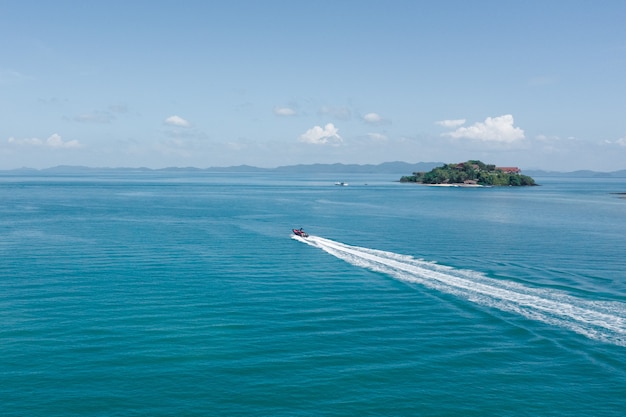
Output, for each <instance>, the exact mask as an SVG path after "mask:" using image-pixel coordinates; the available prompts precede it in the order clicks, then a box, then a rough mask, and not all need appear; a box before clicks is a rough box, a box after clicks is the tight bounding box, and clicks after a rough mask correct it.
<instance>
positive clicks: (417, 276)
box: [293, 236, 626, 347]
mask: <svg viewBox="0 0 626 417" xmlns="http://www.w3.org/2000/svg"><path fill="white" fill-rule="evenodd" d="M293 238H294V239H296V240H299V241H301V242H304V243H306V244H308V245H311V246H314V247H317V248H320V249H322V250H324V251H325V252H327V253H329V254H331V255H333V256H336V257H337V258H339V259H342V260H344V261H346V262H349V263H351V264H353V265H355V266H359V267H363V268H367V269H370V270H372V271H377V272H382V273H385V274H388V275H390V276H392V277H394V278H396V279H400V280H403V281H407V282H412V283H418V284H421V285H423V286H425V287H428V288H432V289H435V290H438V291H441V292H444V293H447V294H452V295H455V296H457V297H459V298H463V299H466V300H469V301H472V302H475V303H478V304H481V305H485V306H489V307H493V308H497V309H499V310H502V311H507V312H513V313H517V314H520V315H522V316H524V317H526V318H529V319H532V320H538V321H541V322H544V323H549V324H551V325H555V326H560V327H563V328H567V329H569V330H572V331H574V332H576V333H579V334H582V335H584V336H586V337H589V338H591V339H595V340H599V341H602V342H605V343H611V344H615V345H619V346H625V347H626V304H624V303H620V302H606V301H592V300H584V299H581V298H578V297H574V296H571V295H568V294H566V293H564V292H561V291H556V290H552V289H539V288H532V287H527V286H525V285H522V284H519V283H515V282H511V281H503V280H497V279H493V278H489V277H487V276H485V275H484V274H482V273H480V272H476V271H470V270H461V269H455V268H451V267H447V266H443V265H439V264H436V263H433V262H427V261H423V260H419V259H415V258H413V257H411V256H407V255H400V254H397V253H393V252H386V251H380V250H376V249H368V248H362V247H358V246H350V245H346V244H343V243H340V242H336V241H333V240H330V239H324V238H322V237H319V236H309V237H308V238H306V239H303V238H300V237H297V236H294V237H293Z"/></svg>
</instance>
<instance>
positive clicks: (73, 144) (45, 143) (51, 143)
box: [8, 133, 82, 149]
mask: <svg viewBox="0 0 626 417" xmlns="http://www.w3.org/2000/svg"><path fill="white" fill-rule="evenodd" d="M8 143H9V144H11V145H18V146H34V147H48V148H56V149H77V148H81V147H82V145H81V144H80V142H79V141H77V140H76V139H74V140H70V141H64V140H63V139H62V138H61V135H59V134H58V133H53V134H52V135H50V136H49V137H48V139H46V140H42V139H39V138H24V139H16V138H14V137H10V138H9V139H8Z"/></svg>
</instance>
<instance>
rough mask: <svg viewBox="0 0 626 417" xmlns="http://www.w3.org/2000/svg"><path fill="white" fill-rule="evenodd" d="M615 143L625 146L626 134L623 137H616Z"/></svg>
mask: <svg viewBox="0 0 626 417" xmlns="http://www.w3.org/2000/svg"><path fill="white" fill-rule="evenodd" d="M615 143H617V144H618V145H619V146H624V147H626V136H624V137H623V138H619V139H617V140H616V141H615Z"/></svg>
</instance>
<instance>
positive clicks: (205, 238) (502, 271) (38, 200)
mask: <svg viewBox="0 0 626 417" xmlns="http://www.w3.org/2000/svg"><path fill="white" fill-rule="evenodd" d="M397 178H399V175H398V176H396V177H393V176H392V177H385V176H381V175H378V176H365V175H359V176H356V175H355V176H347V177H343V178H334V177H330V176H323V175H320V176H315V177H297V176H294V177H288V176H284V175H282V174H281V175H279V174H262V175H255V176H252V175H243V174H242V175H236V174H235V175H233V174H229V175H221V174H202V173H178V174H175V173H169V174H164V173H149V172H148V173H145V172H144V173H124V174H122V173H118V174H97V173H94V174H92V175H88V176H80V177H79V176H60V175H58V176H47V177H43V176H36V175H34V176H11V175H4V176H1V177H0V260H1V263H0V295H1V297H0V319H1V320H2V326H1V327H0V381H1V382H0V407H1V410H0V414H1V415H3V416H110V415H131V416H166V415H167V416H169V415H188V416H191V415H198V416H206V415H228V416H238V415H241V416H244V415H246V416H249V415H255V416H257V415H267V416H320V415H324V416H345V415H371V416H377V415H380V416H388V415H394V416H414V415H428V416H458V415H463V416H484V415H498V416H501V415H507V416H539V415H541V416H621V415H623V413H624V409H626V259H625V258H624V252H625V249H626V199H622V198H619V196H618V195H616V194H611V193H614V192H626V180H624V179H621V180H615V179H613V180H597V179H576V180H569V179H558V178H557V179H554V178H545V179H542V178H537V180H538V182H539V183H541V184H542V186H541V187H532V188H482V189H459V188H454V189H450V188H433V187H423V186H415V185H410V184H399V183H397V182H394V180H396V179H397ZM336 181H346V182H348V183H349V184H350V185H349V186H347V187H336V186H334V185H333V184H334V182H336ZM293 227H304V228H305V230H307V231H308V232H309V233H310V234H311V237H310V238H309V239H306V240H303V239H298V238H294V237H292V236H291V234H290V230H291V228H293Z"/></svg>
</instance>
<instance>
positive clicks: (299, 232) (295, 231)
mask: <svg viewBox="0 0 626 417" xmlns="http://www.w3.org/2000/svg"><path fill="white" fill-rule="evenodd" d="M291 230H293V234H294V235H296V236H300V237H309V234H308V233H307V232H305V231H304V230H302V228H299V229H291Z"/></svg>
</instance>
